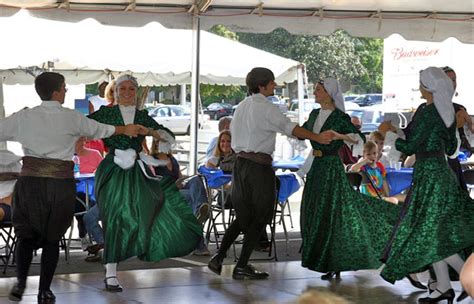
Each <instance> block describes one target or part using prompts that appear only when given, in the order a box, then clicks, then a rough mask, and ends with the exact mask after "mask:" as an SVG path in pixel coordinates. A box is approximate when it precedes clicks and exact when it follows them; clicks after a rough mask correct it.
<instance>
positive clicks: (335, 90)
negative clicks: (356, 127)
mask: <svg viewBox="0 0 474 304" xmlns="http://www.w3.org/2000/svg"><path fill="white" fill-rule="evenodd" d="M322 85H323V87H324V89H325V90H326V92H328V94H329V95H330V96H331V98H332V100H334V103H335V106H336V108H338V109H339V110H341V111H342V112H345V111H346V109H345V107H344V97H342V92H341V87H340V86H339V82H337V80H336V79H334V78H324V80H323V84H322Z"/></svg>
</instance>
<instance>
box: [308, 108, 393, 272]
mask: <svg viewBox="0 0 474 304" xmlns="http://www.w3.org/2000/svg"><path fill="white" fill-rule="evenodd" d="M318 114H319V110H314V111H313V112H311V114H310V117H309V119H308V121H307V122H306V123H305V124H304V125H303V127H304V128H306V129H308V130H310V131H313V125H314V123H315V121H316V118H317V116H318ZM325 130H334V131H336V132H338V133H341V134H349V133H358V134H360V132H359V131H358V130H357V129H356V128H355V127H354V126H353V125H352V123H351V120H350V117H349V116H348V115H347V114H345V113H344V112H342V111H340V110H338V109H336V110H334V111H333V112H332V113H331V114H330V115H329V117H328V118H327V120H326V122H325V123H324V124H323V126H322V128H321V132H322V131H325ZM361 136H362V138H364V136H363V135H362V134H361ZM364 139H365V138H364ZM342 145H343V141H342V140H335V141H332V142H331V143H330V144H328V145H322V144H319V143H317V142H313V141H311V146H312V147H313V149H317V150H321V151H323V153H324V154H328V156H324V157H315V158H314V161H313V164H312V166H311V169H310V171H309V173H308V175H307V179H306V184H305V188H304V191H303V199H302V202H301V227H302V229H301V231H302V237H303V251H302V266H303V267H307V268H309V269H311V270H315V271H319V272H328V271H346V270H359V269H375V268H378V267H379V266H381V262H380V261H379V258H380V255H381V253H382V250H383V248H384V246H385V244H386V243H387V241H388V239H389V237H390V233H391V231H392V227H393V224H394V223H395V222H396V219H397V215H398V211H399V207H397V206H396V205H393V204H390V203H388V202H385V201H382V200H379V199H375V198H372V197H369V196H367V195H363V194H361V193H359V192H357V191H355V190H354V189H352V187H351V186H350V185H349V182H348V180H347V177H346V174H345V171H344V167H343V164H342V162H341V160H340V158H339V156H338V155H337V151H338V150H339V149H340V148H341V146H342ZM329 154H332V155H329Z"/></svg>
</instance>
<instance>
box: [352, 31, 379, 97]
mask: <svg viewBox="0 0 474 304" xmlns="http://www.w3.org/2000/svg"><path fill="white" fill-rule="evenodd" d="M356 52H357V54H358V56H359V58H360V61H361V63H362V65H363V66H364V67H365V68H366V71H367V73H364V74H363V75H362V76H361V77H359V78H357V79H356V81H355V83H357V85H356V86H355V87H356V88H355V91H358V92H361V93H377V92H382V86H383V39H375V38H356Z"/></svg>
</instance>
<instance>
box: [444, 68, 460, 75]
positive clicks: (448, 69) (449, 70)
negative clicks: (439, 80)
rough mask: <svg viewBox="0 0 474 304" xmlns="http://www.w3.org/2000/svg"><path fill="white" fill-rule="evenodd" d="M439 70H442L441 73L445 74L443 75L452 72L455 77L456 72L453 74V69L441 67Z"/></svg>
mask: <svg viewBox="0 0 474 304" xmlns="http://www.w3.org/2000/svg"><path fill="white" fill-rule="evenodd" d="M441 69H442V70H443V72H445V73H450V72H453V73H454V75H456V72H455V71H454V70H453V68H452V67H450V66H445V67H442V68H441Z"/></svg>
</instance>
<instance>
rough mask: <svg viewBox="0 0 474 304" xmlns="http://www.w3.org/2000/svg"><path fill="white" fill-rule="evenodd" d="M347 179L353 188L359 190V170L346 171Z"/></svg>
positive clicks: (360, 178)
mask: <svg viewBox="0 0 474 304" xmlns="http://www.w3.org/2000/svg"><path fill="white" fill-rule="evenodd" d="M346 177H347V180H348V181H349V184H350V185H351V187H352V188H353V189H354V190H357V191H360V185H361V184H362V179H363V176H362V174H360V173H359V172H346Z"/></svg>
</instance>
